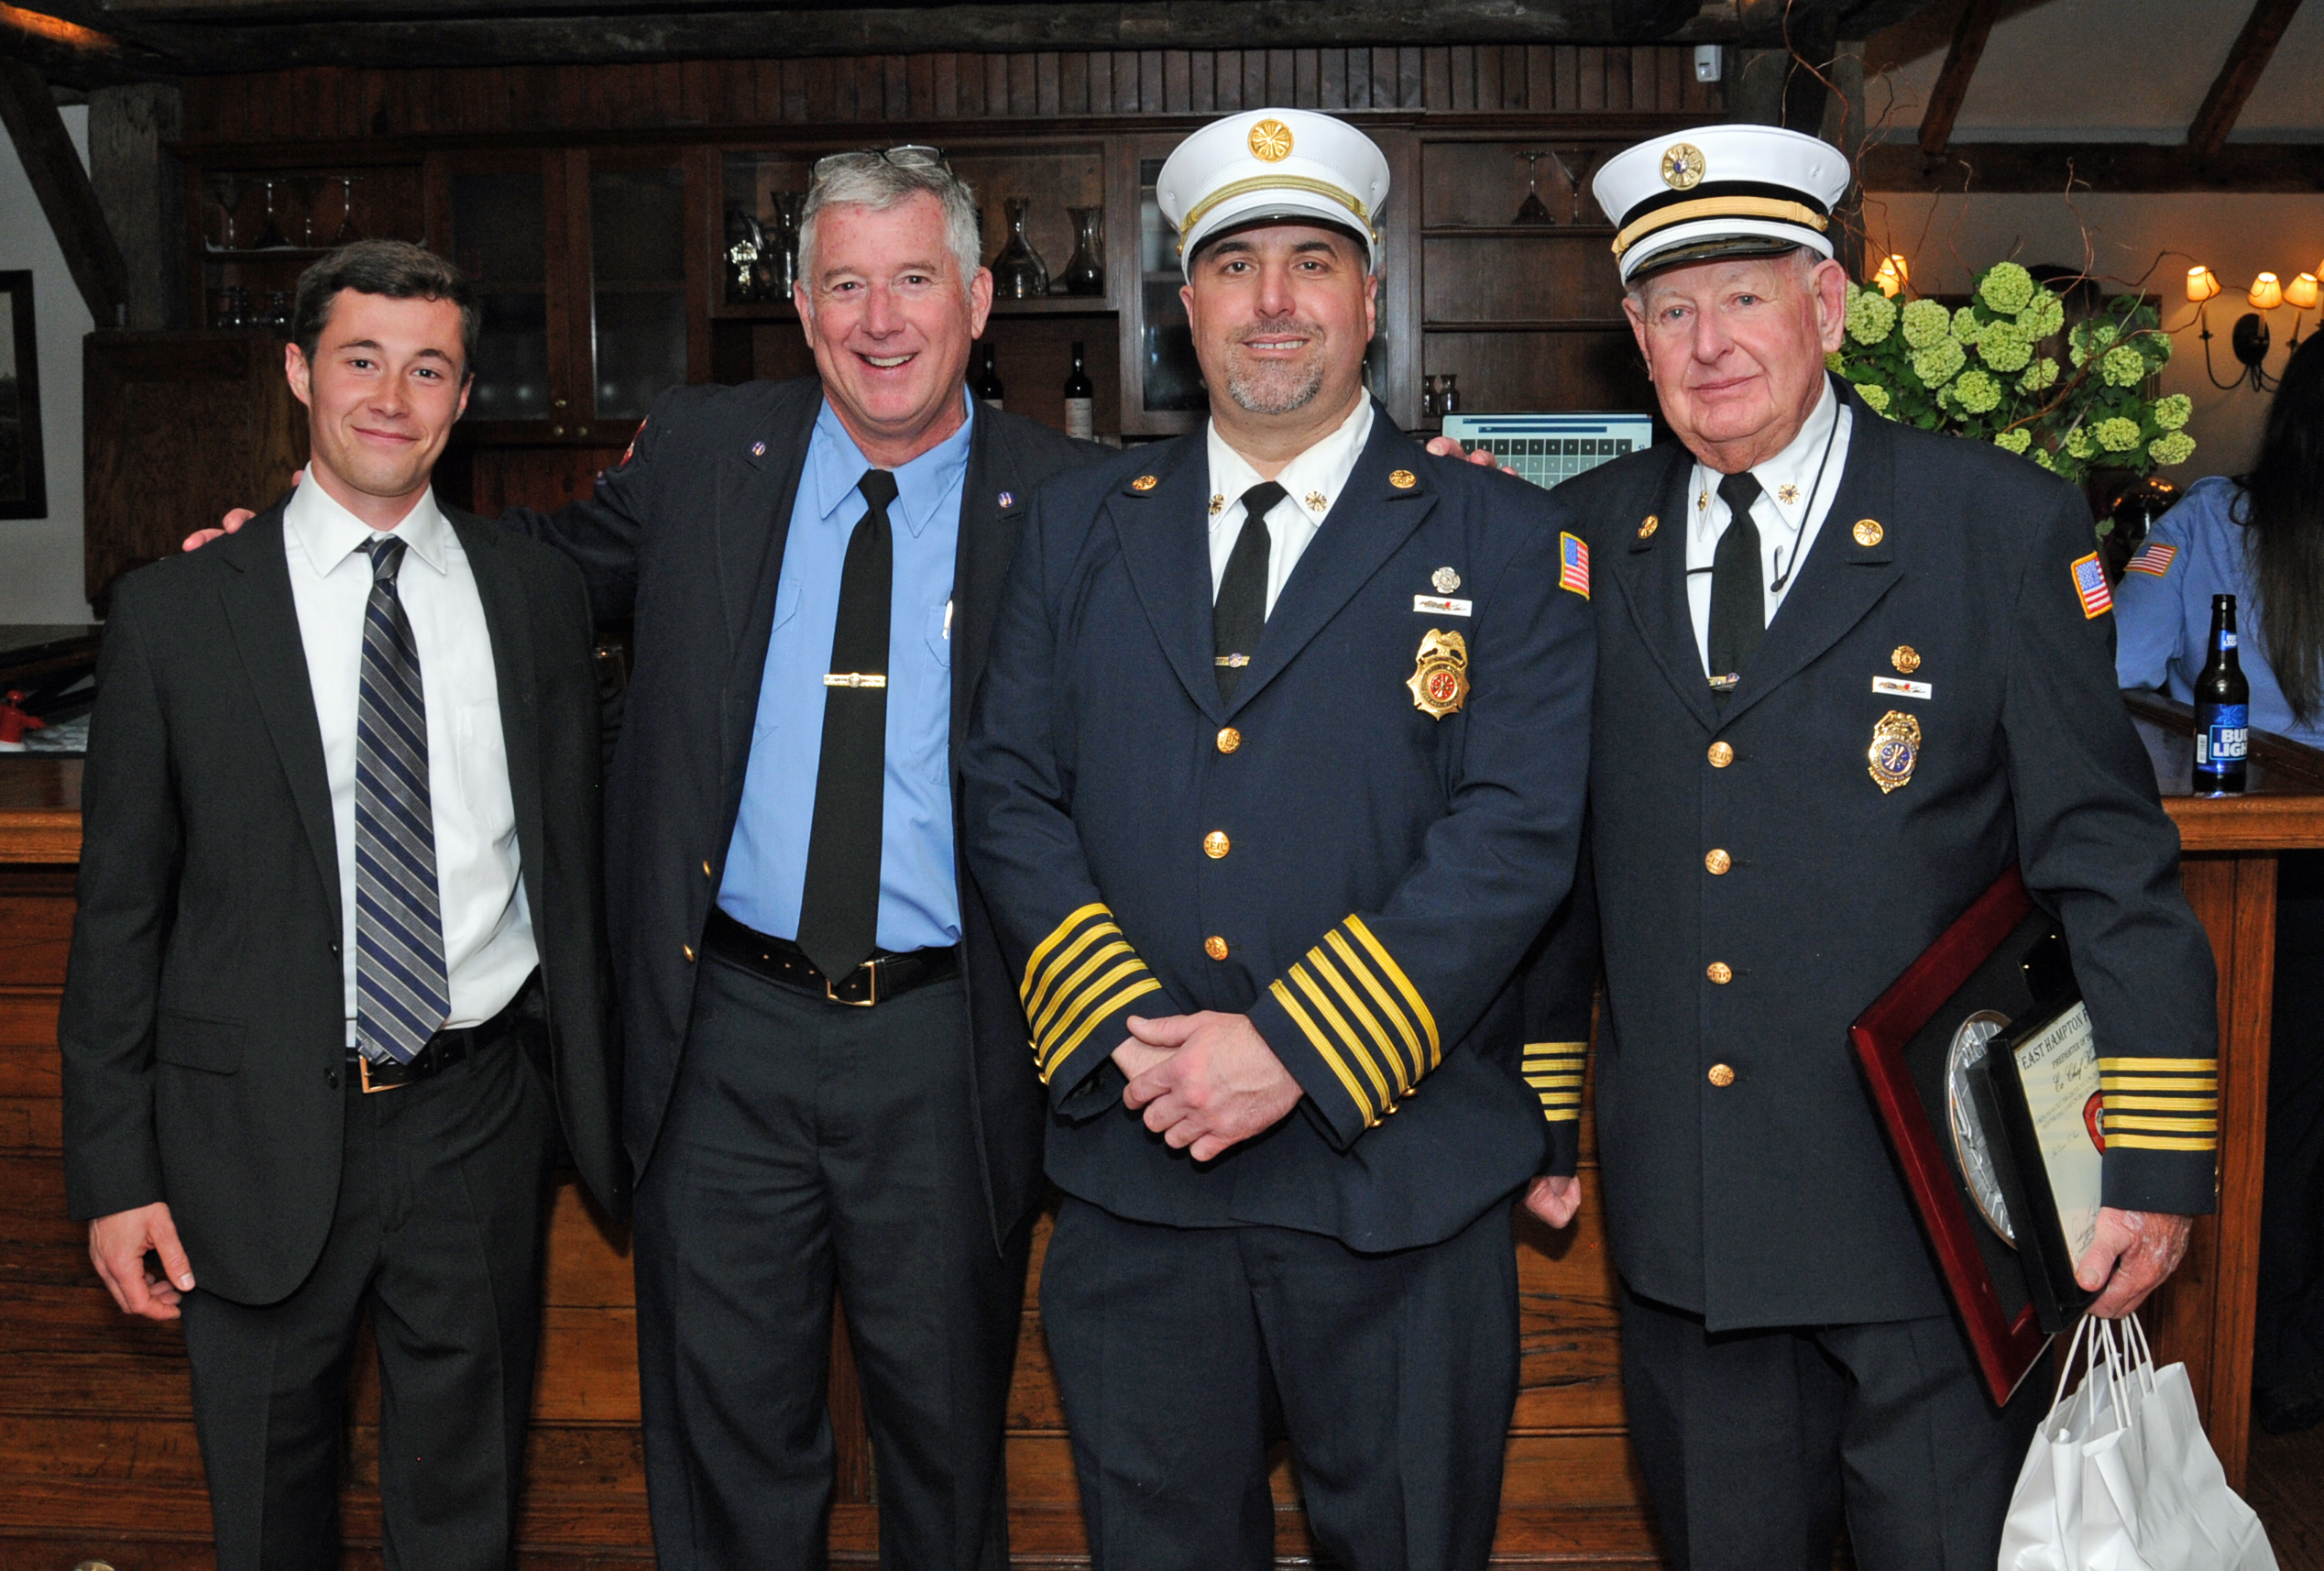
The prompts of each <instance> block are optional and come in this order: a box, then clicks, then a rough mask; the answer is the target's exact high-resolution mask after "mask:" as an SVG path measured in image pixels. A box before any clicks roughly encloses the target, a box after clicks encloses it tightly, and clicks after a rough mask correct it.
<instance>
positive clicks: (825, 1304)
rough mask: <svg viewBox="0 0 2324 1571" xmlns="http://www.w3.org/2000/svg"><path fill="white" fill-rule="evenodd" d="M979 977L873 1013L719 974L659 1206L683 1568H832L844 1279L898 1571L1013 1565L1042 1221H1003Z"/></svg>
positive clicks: (659, 1399) (647, 1323)
mask: <svg viewBox="0 0 2324 1571" xmlns="http://www.w3.org/2000/svg"><path fill="white" fill-rule="evenodd" d="M968 1032H969V1021H968V1007H967V1004H966V1001H965V999H964V997H963V995H962V994H961V989H960V983H959V981H957V980H952V981H946V982H939V983H932V984H930V985H928V986H926V987H923V988H920V989H918V990H916V991H915V992H912V993H907V994H902V995H900V996H898V997H895V998H893V999H890V1000H888V1001H886V1002H883V1003H882V1004H880V1005H877V1006H876V1007H873V1008H870V1009H855V1008H850V1007H848V1006H847V1005H839V1004H831V1003H828V1002H826V1001H825V1000H823V999H820V998H814V997H810V996H807V995H806V994H801V993H796V992H794V991H792V990H790V989H788V988H785V987H783V986H781V985H779V984H777V983H772V982H769V981H766V980H764V979H763V978H761V977H759V976H757V975H755V974H753V973H751V972H746V971H742V970H740V969H739V968H736V967H734V966H730V965H729V964H727V963H726V962H725V961H719V960H718V959H716V958H714V957H706V958H705V960H704V962H703V966H702V974H701V976H700V978H699V980H698V982H697V983H696V994H695V1005H694V1022H693V1026H692V1028H691V1030H690V1031H689V1033H688V1035H687V1038H686V1046H685V1060H684V1061H683V1063H682V1064H681V1066H680V1068H679V1071H678V1080H677V1084H676V1086H675V1088H674V1091H673V1092H672V1093H671V1098H670V1110H669V1114H668V1115H667V1121H666V1122H665V1123H664V1125H663V1131H662V1136H661V1139H660V1141H659V1143H658V1145H657V1146H656V1148H655V1151H654V1154H653V1157H652V1160H651V1161H650V1162H649V1163H648V1165H647V1167H646V1170H645V1173H644V1176H643V1178H642V1180H641V1182H640V1183H639V1186H638V1193H637V1214H636V1225H635V1239H636V1249H637V1257H636V1258H637V1278H638V1355H639V1372H640V1382H641V1387H642V1394H643V1398H644V1407H645V1443H646V1485H647V1489H648V1495H649V1503H650V1505H651V1507H652V1515H653V1544H654V1552H655V1555H656V1557H657V1559H658V1560H659V1562H660V1564H661V1566H663V1571H697V1568H709V1567H722V1568H731V1571H775V1568H778V1567H779V1568H781V1571H804V1568H807V1567H815V1566H822V1565H823V1564H824V1563H825V1553H826V1539H825V1533H826V1528H825V1518H826V1512H827V1509H828V1504H829V1501H830V1496H831V1481H832V1455H831V1449H832V1448H831V1420H830V1415H829V1413H828V1412H827V1410H826V1407H825V1402H824V1390H825V1382H826V1379H827V1378H828V1365H829V1355H830V1346H831V1295H832V1289H833V1287H834V1285H835V1284H836V1285H837V1287H838V1289H839V1297H840V1300H841V1302H843V1303H844V1305H845V1307H846V1312H847V1317H848V1335H849V1340H850V1344H851V1345H852V1346H853V1349H854V1355H855V1361H856V1368H857V1369H858V1371H859V1372H860V1374H861V1377H862V1383H863V1404H864V1410H865V1416H866V1417H867V1418H868V1420H869V1421H870V1425H871V1431H872V1460H873V1464H874V1466H875V1467H876V1469H877V1476H878V1478H879V1500H880V1564H881V1565H882V1566H891V1567H910V1568H912V1571H932V1568H935V1567H954V1568H957V1571H977V1568H981V1571H998V1568H1000V1567H1002V1566H1005V1565H1006V1564H1007V1561H1008V1526H1007V1514H1006V1513H1007V1503H1008V1502H1007V1489H1006V1479H1005V1475H1004V1473H1003V1466H1002V1454H1001V1427H1002V1421H1003V1415H1004V1412H1005V1411H1006V1406H1007V1401H1008V1390H1009V1372H1010V1366H1011V1363H1012V1361H1013V1359H1014V1356H1015V1352H1016V1342H1017V1334H1018V1330H1019V1326H1020V1322H1021V1311H1022V1308H1023V1303H1024V1295H1025V1248H1026V1241H1027V1239H1028V1238H1029V1236H1030V1229H1029V1226H1028V1227H1025V1228H1020V1229H1019V1231H1018V1233H1017V1235H1016V1236H1015V1237H1014V1238H1013V1239H1012V1240H1011V1247H1010V1249H1009V1251H1008V1253H1007V1255H1006V1257H1005V1258H1004V1257H1003V1254H1002V1253H1001V1251H999V1250H997V1249H996V1248H995V1247H993V1241H992V1225H991V1224H990V1222H989V1221H988V1220H987V1212H986V1205H985V1198H984V1180H983V1170H982V1166H981V1160H980V1159H979V1157H978V1153H977V1149H976V1137H975V1133H974V1131H975V1125H974V1121H973V1115H972V1113H971V1111H970V1088H969V1061H970V1060H969V1038H968Z"/></svg>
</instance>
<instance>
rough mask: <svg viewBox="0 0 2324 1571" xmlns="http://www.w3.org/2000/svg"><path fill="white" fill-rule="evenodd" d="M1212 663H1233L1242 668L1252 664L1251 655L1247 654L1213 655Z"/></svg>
mask: <svg viewBox="0 0 2324 1571" xmlns="http://www.w3.org/2000/svg"><path fill="white" fill-rule="evenodd" d="M1249 664H1251V657H1250V656H1249V655H1247V654H1219V655H1213V656H1212V657H1211V665H1233V666H1235V667H1237V668H1240V667H1242V666H1244V665H1249Z"/></svg>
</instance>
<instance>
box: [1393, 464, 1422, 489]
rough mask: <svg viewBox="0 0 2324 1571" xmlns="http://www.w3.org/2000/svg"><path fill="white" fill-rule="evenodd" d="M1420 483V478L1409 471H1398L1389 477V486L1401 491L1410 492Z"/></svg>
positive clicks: (1394, 471)
mask: <svg viewBox="0 0 2324 1571" xmlns="http://www.w3.org/2000/svg"><path fill="white" fill-rule="evenodd" d="M1388 484H1389V485H1391V486H1394V487H1395V488H1396V489H1398V490H1399V491H1409V490H1410V489H1412V488H1413V487H1414V486H1417V485H1419V484H1420V477H1419V476H1417V475H1415V474H1414V473H1413V472H1412V471H1411V470H1409V469H1397V470H1393V471H1391V472H1390V474H1389V475H1388Z"/></svg>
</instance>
